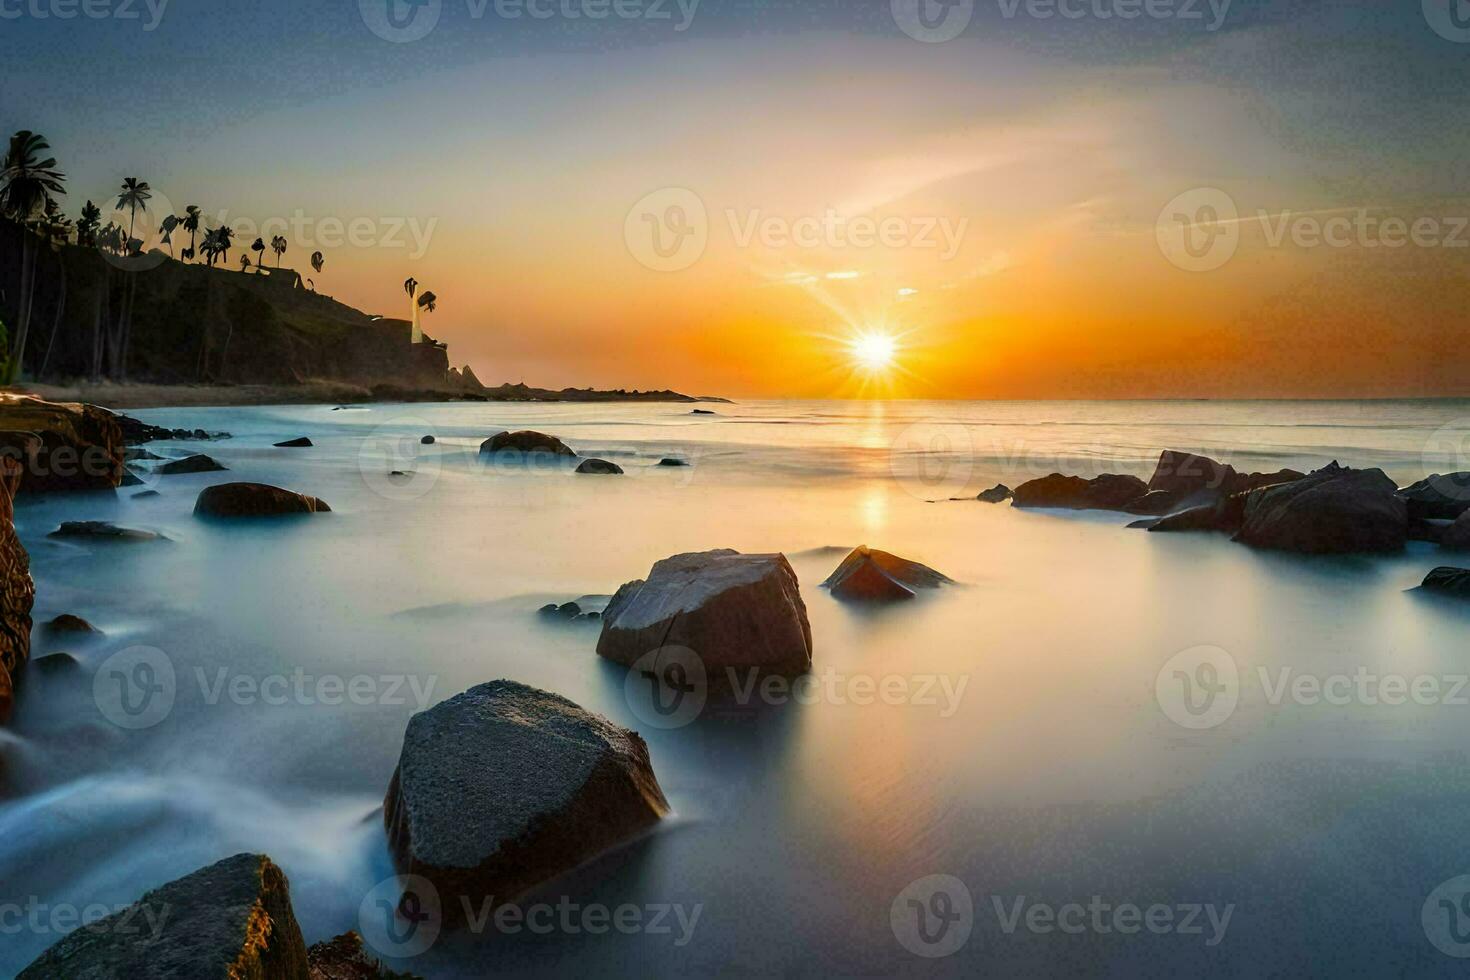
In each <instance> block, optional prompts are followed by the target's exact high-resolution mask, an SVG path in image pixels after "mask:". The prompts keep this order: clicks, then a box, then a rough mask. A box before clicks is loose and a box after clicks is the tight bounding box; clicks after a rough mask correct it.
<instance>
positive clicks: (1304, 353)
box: [0, 0, 1470, 398]
mask: <svg viewBox="0 0 1470 980" xmlns="http://www.w3.org/2000/svg"><path fill="white" fill-rule="evenodd" d="M1460 2H1461V0H1422V3H1421V0H1404V2H1393V3H1386V2H1383V0H1377V2H1371V0H1300V2H1285V0H1278V2H1269V0H1233V2H1227V0H1214V2H1213V4H1212V3H1211V2H1210V0H1054V2H1053V0H945V2H943V3H941V2H940V0H893V2H892V3H890V2H888V0H882V2H877V0H869V2H861V3H859V2H853V0H848V2H838V0H815V2H807V3H798V2H795V0H788V2H776V0H726V2H719V0H700V2H696V0H682V4H681V3H680V2H679V0H483V2H482V0H417V2H416V4H414V5H410V4H408V3H406V2H404V0H336V2H325V0H251V2H247V3H235V4H229V5H223V4H219V3H217V2H205V0H169V2H164V0H0V128H3V130H4V131H5V132H11V131H14V130H18V129H32V130H36V131H39V132H42V133H44V134H45V135H46V136H47V137H48V139H49V141H50V142H51V144H52V148H53V152H54V153H55V154H56V156H57V157H58V159H59V162H60V164H61V166H62V169H64V170H65V171H66V172H67V174H68V177H69V180H68V187H69V192H68V196H67V198H66V201H65V202H64V203H65V205H66V209H67V210H68V211H69V212H70V213H72V214H73V215H75V214H76V213H77V212H79V211H80V208H81V205H82V202H83V201H84V200H86V199H89V198H90V199H94V200H97V201H99V202H103V201H104V200H108V196H109V193H111V194H112V195H113V197H115V190H113V189H114V188H115V186H116V185H117V184H119V183H120V182H121V179H122V178H123V177H124V176H138V177H142V178H143V179H146V180H148V181H149V182H150V183H151V184H152V186H153V187H154V189H155V192H156V193H157V195H158V203H157V208H158V210H159V212H160V214H161V213H164V212H165V211H166V210H167V209H172V210H173V211H175V212H179V213H181V212H182V210H183V208H184V206H185V205H188V204H197V205H199V206H201V207H202V208H203V209H204V211H205V213H206V215H208V216H209V220H210V221H211V222H212V223H219V222H222V221H229V222H230V223H232V224H236V225H237V227H240V226H241V224H242V223H243V226H244V227H246V228H249V229H262V230H264V231H265V232H266V237H267V239H269V237H270V235H271V234H272V233H283V234H285V235H286V237H287V239H288V241H289V243H290V250H289V251H288V253H287V255H286V257H285V260H284V261H285V264H286V265H294V266H295V267H297V268H300V269H303V270H307V262H306V260H307V257H308V256H309V255H310V253H311V252H312V251H315V250H317V249H320V250H321V251H323V253H324V254H325V256H326V267H325V269H324V271H323V273H322V274H321V275H313V278H314V280H315V284H316V287H317V288H318V289H319V290H320V291H322V292H325V293H329V294H331V295H334V296H336V297H337V298H338V299H341V300H343V301H344V302H347V303H350V304H352V305H354V306H357V307H359V308H362V309H365V310H368V311H370V312H374V313H381V314H384V315H388V316H396V317H407V315H408V312H409V308H408V300H407V297H406V296H404V294H403V291H402V283H403V280H404V279H406V278H408V277H409V276H413V277H414V278H416V279H418V280H419V281H420V283H422V284H423V288H427V289H431V290H433V291H434V292H435V293H436V294H437V295H438V297H439V301H440V302H439V308H438V311H437V312H435V313H434V314H432V315H430V316H429V317H427V319H426V323H425V329H426V331H427V332H428V333H429V334H430V335H432V336H434V337H435V338H437V339H440V340H443V341H446V342H448V343H449V345H450V357H451V360H452V361H453V362H454V363H455V364H456V365H460V364H465V363H468V364H470V365H471V366H473V368H474V370H475V373H476V374H477V375H478V377H479V378H480V379H481V380H482V381H485V382H487V383H492V384H493V383H499V382H502V381H510V382H519V381H525V382H526V383H528V384H533V385H538V386H546V387H562V386H564V385H573V386H579V387H580V386H596V387H628V388H635V387H636V388H665V387H668V388H675V389H677V390H681V391H685V392H689V393H693V394H701V395H704V394H708V395H725V396H730V397H804V398H828V397H861V396H883V397H908V398H1155V397H1167V398H1174V397H1183V398H1226V397H1250V398H1255V397H1263V398H1276V397H1312V398H1317V397H1390V396H1413V397H1419V396H1426V397H1427V396H1442V395H1470V370H1467V368H1470V353H1467V345H1466V344H1465V343H1464V340H1465V337H1466V334H1465V324H1466V310H1467V309H1470V303H1467V300H1470V288H1467V279H1470V275H1467V273H1470V266H1467V262H1470V227H1467V224H1470V193H1467V191H1466V188H1467V186H1470V185H1467V177H1470V152H1467V150H1470V127H1466V126H1465V124H1464V120H1465V118H1466V114H1465V110H1466V102H1467V100H1470V85H1467V84H1466V83H1467V81H1470V3H1465V4H1463V8H1464V9H1463V13H1464V14H1465V15H1466V16H1465V17H1464V18H1463V19H1459V18H1458V17H1457V16H1454V15H1456V14H1457V13H1458V12H1459V11H1458V10H1452V9H1451V7H1450V4H1451V3H1460ZM390 8H391V11H392V13H393V14H394V15H395V18H396V19H390V18H389V11H390ZM66 15H71V16H66ZM598 15H601V16H598ZM1461 23H1464V24H1465V25H1466V27H1465V28H1461V27H1460V26H1459V24H1461ZM395 24H397V25H402V26H401V27H398V26H395ZM150 227H151V226H150ZM251 237H253V235H252V236H251ZM247 240H248V239H247ZM307 274H309V275H310V274H311V273H310V272H309V270H308V272H307ZM874 335H882V336H886V337H891V338H893V340H894V343H895V344H896V347H897V353H896V355H895V358H894V360H893V362H892V363H891V364H889V365H886V366H883V367H881V368H876V369H873V368H871V367H865V366H864V365H862V364H860V363H858V362H857V361H856V360H855V359H854V357H853V355H852V347H853V343H854V341H855V339H856V338H859V337H865V336H874Z"/></svg>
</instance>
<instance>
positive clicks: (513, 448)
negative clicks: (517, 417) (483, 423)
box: [480, 429, 577, 456]
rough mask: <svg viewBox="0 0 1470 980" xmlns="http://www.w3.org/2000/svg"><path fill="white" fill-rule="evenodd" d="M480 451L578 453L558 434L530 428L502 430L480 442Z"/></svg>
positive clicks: (522, 454)
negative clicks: (559, 437) (552, 434)
mask: <svg viewBox="0 0 1470 980" xmlns="http://www.w3.org/2000/svg"><path fill="white" fill-rule="evenodd" d="M480 452H482V453H486V454H489V455H500V454H502V453H509V454H513V455H520V456H534V455H537V454H547V455H551V456H575V455H577V454H576V453H574V452H572V450H571V449H570V448H568V446H567V444H566V443H564V442H562V441H561V440H560V439H558V438H557V437H556V436H549V435H547V434H546V433H544V432H533V431H531V430H529V429H525V430H522V431H520V432H501V433H497V434H496V435H493V436H491V437H490V438H489V439H486V440H485V441H484V442H483V443H481V444H480Z"/></svg>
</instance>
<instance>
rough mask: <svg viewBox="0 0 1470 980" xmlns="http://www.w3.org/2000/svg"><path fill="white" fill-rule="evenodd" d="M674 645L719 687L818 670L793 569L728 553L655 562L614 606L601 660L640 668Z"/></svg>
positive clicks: (778, 561) (769, 558)
mask: <svg viewBox="0 0 1470 980" xmlns="http://www.w3.org/2000/svg"><path fill="white" fill-rule="evenodd" d="M666 646H679V647H685V648H688V649H690V650H693V651H694V652H695V653H696V654H697V655H698V656H699V657H700V658H701V660H702V661H703V663H704V665H705V668H706V670H707V671H708V672H709V675H710V678H711V680H715V679H717V678H718V677H720V676H724V675H726V672H727V671H728V670H746V669H755V670H757V671H759V672H761V673H767V674H781V675H785V676H795V675H798V674H804V673H806V672H807V671H809V670H811V666H812V628H811V625H810V623H809V622H808V621H807V614H806V604H805V603H804V602H802V599H801V588H800V585H799V584H798V582H797V579H796V572H795V571H793V570H792V568H791V563H790V562H788V561H787V560H786V556H785V555H780V554H773V555H742V554H741V553H739V552H738V551H731V550H728V549H724V550H720V551H705V552H698V553H693V554H684V555H675V556H674V557H672V558H665V559H663V560H662V561H660V562H657V563H655V564H654V566H653V569H652V571H650V572H649V574H648V578H647V579H642V580H639V581H636V582H629V583H628V584H626V585H624V586H623V587H622V588H620V589H618V591H617V593H616V594H615V595H614V596H613V598H612V602H610V603H608V607H607V611H606V613H604V614H603V619H602V635H601V636H600V637H599V638H598V640H597V654H598V656H600V657H604V658H606V659H608V660H612V661H614V662H615V663H620V664H623V665H624V666H632V665H633V664H635V663H637V662H638V660H639V659H640V658H642V657H643V656H645V655H646V654H649V653H652V652H653V651H655V650H658V649H660V648H662V647H666Z"/></svg>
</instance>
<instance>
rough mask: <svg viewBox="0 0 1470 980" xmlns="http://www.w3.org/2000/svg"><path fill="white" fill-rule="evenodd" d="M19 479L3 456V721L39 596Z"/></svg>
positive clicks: (0, 684) (0, 685) (0, 518)
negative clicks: (20, 524)
mask: <svg viewBox="0 0 1470 980" xmlns="http://www.w3.org/2000/svg"><path fill="white" fill-rule="evenodd" d="M20 479H21V466H20V464H19V463H18V462H16V461H15V460H13V459H6V458H4V457H0V725H3V724H6V723H7V722H9V721H10V714H11V711H12V709H13V706H14V703H15V681H16V678H17V677H18V676H19V672H20V669H21V667H23V666H24V665H25V662H26V660H27V659H28V658H29V657H30V654H31V607H32V605H34V603H35V599H36V585H35V582H34V581H33V580H32V579H31V561H30V556H29V555H27V554H26V549H25V546H24V545H22V544H21V543H20V538H19V537H18V536H17V535H16V533H15V494H16V492H17V491H18V490H19V488H20Z"/></svg>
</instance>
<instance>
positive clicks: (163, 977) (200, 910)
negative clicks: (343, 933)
mask: <svg viewBox="0 0 1470 980" xmlns="http://www.w3.org/2000/svg"><path fill="white" fill-rule="evenodd" d="M121 977H127V978H128V980H179V978H183V977H188V978H189V980H277V978H279V980H307V977H308V967H307V959H306V943H305V942H304V941H303V940H302V938H301V927H300V926H298V925H297V924H296V916H295V913H293V912H292V910H291V895H290V889H289V886H288V884H287V882H286V876H285V875H284V874H282V873H281V869H280V868H278V867H276V866H275V864H273V863H272V862H271V859H270V858H268V857H266V856H265V855H263V854H236V855H235V856H234V857H231V858H226V859H225V860H223V861H221V862H219V863H218V864H212V865H210V866H209V867H207V868H203V869H201V870H199V871H196V872H194V873H193V874H191V875H188V876H186V877H183V878H180V879H178V880H177V881H172V882H169V883H168V884H167V885H164V886H163V887H162V888H157V889H154V890H153V891H151V892H148V893H147V894H146V895H144V896H143V897H142V898H141V899H139V900H138V901H137V903H135V904H134V905H132V906H130V907H129V908H127V909H124V910H123V911H121V912H117V913H114V914H113V915H111V916H108V917H107V918H105V919H99V920H98V921H96V922H94V923H92V924H91V925H89V926H83V927H81V928H79V929H77V930H76V931H74V932H72V933H70V934H69V935H67V936H66V937H65V938H64V939H62V940H61V941H60V942H58V943H57V944H56V945H54V946H52V947H51V948H50V949H48V950H47V951H46V952H45V953H43V954H41V957H40V959H38V960H36V961H35V962H34V963H32V964H31V965H30V966H28V967H26V968H25V969H24V970H22V971H21V972H20V975H19V977H18V978H17V980H117V978H121Z"/></svg>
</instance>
